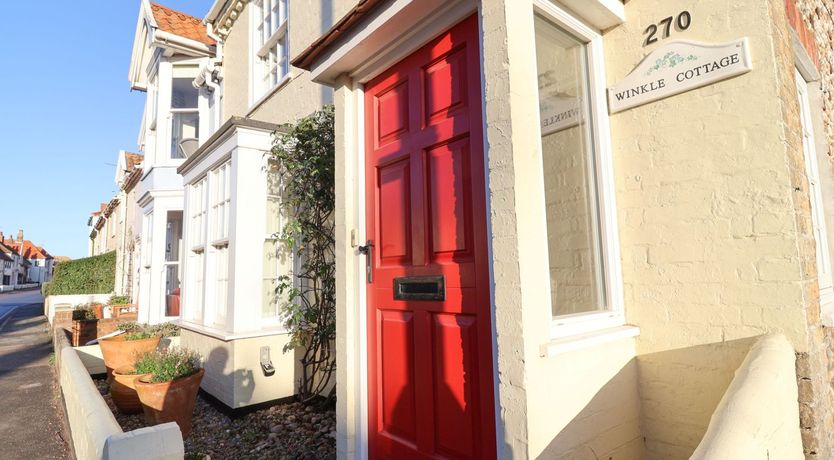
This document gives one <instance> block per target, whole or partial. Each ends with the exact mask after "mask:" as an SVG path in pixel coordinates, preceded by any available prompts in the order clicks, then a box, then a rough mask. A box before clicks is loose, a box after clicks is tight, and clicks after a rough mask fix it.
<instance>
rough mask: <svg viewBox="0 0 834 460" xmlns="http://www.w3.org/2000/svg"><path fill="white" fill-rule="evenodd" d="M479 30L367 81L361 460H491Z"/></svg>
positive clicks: (464, 25) (467, 26)
mask: <svg viewBox="0 0 834 460" xmlns="http://www.w3.org/2000/svg"><path fill="white" fill-rule="evenodd" d="M479 60H480V55H479V51H478V22H477V19H476V17H475V16H472V17H470V18H468V19H466V20H464V21H463V22H461V23H459V24H458V25H456V26H454V27H453V28H452V29H450V30H449V31H448V32H446V33H444V34H442V35H441V36H440V37H438V38H437V39H435V40H433V41H431V42H430V43H428V44H427V45H425V46H424V47H422V48H421V49H420V50H418V51H417V52H415V53H414V54H412V55H411V56H409V57H407V58H405V59H403V60H402V61H400V62H399V63H397V64H396V65H394V66H393V67H391V68H390V69H388V70H387V71H386V72H384V73H383V74H382V75H380V76H379V77H377V78H375V79H374V80H372V81H371V82H369V83H368V84H367V85H366V87H365V93H366V95H365V110H366V112H365V117H366V118H365V119H366V120H367V123H366V139H365V140H366V146H367V147H366V149H367V156H366V158H367V160H366V182H367V190H366V199H367V209H368V213H367V216H368V221H367V226H368V235H370V236H369V238H371V239H372V242H373V245H374V246H373V251H372V254H373V255H372V257H371V259H372V273H371V275H372V280H370V282H369V284H368V353H369V356H368V373H369V375H368V382H369V385H368V392H369V395H368V399H369V403H368V418H369V434H368V437H369V439H368V441H369V449H370V456H371V458H372V459H378V458H389V459H397V460H399V459H411V458H471V459H488V458H493V457H495V416H494V407H493V406H494V404H493V401H494V397H493V394H494V393H493V381H492V380H493V378H492V333H491V330H492V328H491V324H490V297H489V273H488V260H487V234H486V214H485V209H486V206H485V197H484V196H485V186H484V155H483V140H482V121H481V120H482V119H481V80H480V63H479Z"/></svg>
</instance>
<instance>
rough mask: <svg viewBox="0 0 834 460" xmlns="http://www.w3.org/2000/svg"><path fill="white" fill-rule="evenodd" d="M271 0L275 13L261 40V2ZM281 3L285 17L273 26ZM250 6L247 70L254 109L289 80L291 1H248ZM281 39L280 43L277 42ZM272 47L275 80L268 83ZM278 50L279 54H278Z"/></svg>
mask: <svg viewBox="0 0 834 460" xmlns="http://www.w3.org/2000/svg"><path fill="white" fill-rule="evenodd" d="M265 2H270V3H271V4H274V5H277V6H278V9H279V10H278V14H275V15H273V14H271V21H270V22H269V24H270V28H273V27H274V29H273V31H272V33H271V34H270V36H269V38H266V39H264V37H263V33H262V32H261V29H260V28H261V25H264V26H265V25H266V20H265V19H264V4H265ZM282 4H283V5H284V6H283V7H284V20H283V21H281V23H280V24H278V25H277V26H272V25H273V24H274V23H275V22H274V21H275V20H276V19H278V18H280V8H281V5H282ZM250 6H251V7H254V8H256V9H255V10H253V11H251V14H250V15H249V16H250V23H249V35H250V52H249V72H250V91H249V103H250V107H252V108H254V107H256V106H258V105H260V103H261V102H263V101H264V100H265V99H266V98H268V97H269V96H270V95H271V94H272V93H273V92H275V91H276V90H277V89H278V88H280V87H282V86H283V85H284V83H285V82H287V81H288V80H289V79H290V74H291V65H290V33H289V29H290V2H289V0H257V1H253V2H251V3H250ZM274 9H275V6H272V7H271V8H270V13H272V12H273V11H274ZM282 40H283V45H280V43H281V41H282ZM273 50H275V54H276V58H275V64H274V70H275V75H276V77H275V79H276V81H275V83H273V82H272V81H271V78H270V81H269V82H268V83H267V81H266V79H267V77H270V76H271V75H272V71H273V68H271V67H270V63H269V55H270V53H271V52H272V51H273ZM279 51H280V53H279Z"/></svg>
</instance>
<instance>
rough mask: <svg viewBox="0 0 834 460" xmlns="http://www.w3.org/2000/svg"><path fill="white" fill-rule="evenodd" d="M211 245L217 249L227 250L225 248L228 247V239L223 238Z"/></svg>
mask: <svg viewBox="0 0 834 460" xmlns="http://www.w3.org/2000/svg"><path fill="white" fill-rule="evenodd" d="M211 245H212V246H214V247H215V248H217V249H220V248H227V247H229V239H228V238H223V239H222V240H216V241H212V242H211Z"/></svg>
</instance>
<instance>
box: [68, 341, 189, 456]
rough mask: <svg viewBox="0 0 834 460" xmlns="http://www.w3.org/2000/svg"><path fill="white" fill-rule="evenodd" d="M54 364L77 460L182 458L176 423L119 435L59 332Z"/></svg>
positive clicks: (87, 376)
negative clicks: (56, 368)
mask: <svg viewBox="0 0 834 460" xmlns="http://www.w3.org/2000/svg"><path fill="white" fill-rule="evenodd" d="M54 346H55V358H56V359H55V365H56V366H57V367H58V379H59V382H60V385H61V393H62V395H63V397H64V407H65V408H66V414H67V420H68V421H69V426H70V434H71V437H72V447H73V449H74V451H75V457H76V458H77V459H78V460H101V459H108V460H110V459H113V460H115V459H125V460H132V459H137V460H138V459H159V460H167V459H171V460H174V459H178V460H179V459H182V458H183V457H184V455H185V447H184V445H183V441H182V433H181V432H180V429H179V426H177V424H176V423H173V422H171V423H165V424H162V425H157V426H152V427H146V428H141V429H138V430H133V431H129V432H123V431H122V428H121V427H120V426H119V424H118V422H116V418H115V417H113V413H112V412H110V408H108V407H107V404H106V403H105V402H104V399H103V398H102V397H101V395H100V394H99V392H98V389H96V386H95V384H94V383H93V381H92V379H90V376H89V374H87V369H86V368H85V367H84V364H82V362H81V359H79V357H78V354H77V353H76V352H75V350H74V349H73V348H72V347H71V346H70V343H69V340H67V337H66V334H65V332H64V331H63V330H56V331H55V336H54Z"/></svg>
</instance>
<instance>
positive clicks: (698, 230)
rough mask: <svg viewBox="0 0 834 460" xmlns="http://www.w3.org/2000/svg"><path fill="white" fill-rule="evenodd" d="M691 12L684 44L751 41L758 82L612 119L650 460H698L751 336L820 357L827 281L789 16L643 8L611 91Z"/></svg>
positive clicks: (611, 36)
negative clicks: (821, 274) (799, 139)
mask: <svg viewBox="0 0 834 460" xmlns="http://www.w3.org/2000/svg"><path fill="white" fill-rule="evenodd" d="M683 10H688V11H690V13H691V15H692V18H693V21H692V26H691V27H690V28H689V29H688V30H686V31H683V32H673V34H674V36H673V37H672V39H674V38H682V39H690V40H697V41H704V42H709V43H720V42H724V41H729V40H734V39H737V38H740V37H745V36H746V37H748V38H749V40H750V48H751V54H752V56H753V68H754V70H753V71H752V72H750V73H748V74H745V75H742V76H739V77H736V78H734V79H731V80H725V81H723V82H719V83H717V84H714V85H710V86H707V87H704V88H700V89H697V90H693V91H690V92H687V93H684V94H681V95H678V96H674V97H671V98H667V99H664V100H661V101H657V102H654V103H650V104H647V105H645V106H641V107H637V108H634V109H630V110H628V111H625V112H622V113H619V114H616V115H613V116H612V119H611V122H612V141H613V142H612V143H613V146H614V147H613V148H614V151H613V155H614V161H615V166H614V168H615V182H616V188H617V200H618V202H617V204H618V211H619V215H620V242H621V249H622V261H623V278H624V283H625V294H626V299H625V302H626V305H625V309H626V315H627V319H628V321H629V322H630V323H634V324H637V325H639V326H640V327H641V330H642V335H641V337H640V338H639V340H638V341H637V353H638V355H639V358H638V363H639V369H640V389H641V390H640V391H641V394H640V396H641V404H642V411H643V415H642V423H643V431H644V436H646V458H649V459H654V458H657V459H660V458H662V459H670V458H671V459H674V458H687V457H688V456H689V455H690V454H691V453H692V450H693V449H694V447H695V446H696V445H697V442H698V441H699V440H700V437H701V436H702V435H703V433H704V430H705V429H706V424H707V422H708V420H709V415H710V414H711V412H712V409H713V408H714V407H715V404H716V403H717V402H718V400H719V399H720V396H721V394H723V391H724V389H725V388H726V385H727V384H728V383H729V381H730V379H731V377H732V372H733V371H734V370H735V368H736V367H737V365H738V364H739V363H740V360H741V358H743V353H744V352H746V349H747V348H748V347H749V344H747V343H746V341H747V340H749V338H750V337H754V336H757V335H760V334H762V333H765V332H782V333H784V334H785V335H786V336H788V337H789V339H790V341H791V342H792V344H793V345H794V346H795V347H796V348H797V349H798V350H800V351H807V350H808V349H809V348H810V347H811V344H809V342H808V330H807V327H806V318H807V315H808V314H809V303H808V302H809V293H812V292H813V291H812V288H809V284H811V283H810V281H809V279H810V277H811V276H812V273H814V272H815V269H814V268H813V267H814V264H813V260H810V261H809V259H808V247H807V244H806V243H805V241H804V240H805V239H807V238H806V235H808V231H807V230H808V229H807V222H806V218H807V205H803V200H802V199H801V198H802V197H803V195H802V194H801V193H792V190H794V188H796V187H797V185H801V179H802V177H801V176H800V175H799V174H798V169H799V168H800V167H804V165H803V164H801V163H799V164H797V162H796V152H797V150H796V144H795V141H796V139H795V138H791V137H789V136H793V134H789V135H787V134H786V129H788V128H787V127H788V124H787V123H788V122H787V121H786V118H785V117H786V116H788V115H786V114H789V113H790V112H789V111H786V108H785V107H784V106H783V103H782V102H781V101H780V99H781V100H785V99H786V97H787V96H782V95H781V93H779V92H777V93H776V94H775V95H774V88H780V87H781V85H783V84H785V77H786V74H785V70H784V69H783V65H784V62H785V60H786V59H792V58H791V57H790V56H786V55H785V50H784V43H785V41H784V37H783V36H782V31H783V29H782V28H783V25H784V4H783V3H782V2H781V1H775V0H774V1H768V2H734V3H727V2H724V1H719V0H708V1H701V2H697V3H692V2H685V1H682V0H671V1H662V2H661V1H648V2H629V3H627V4H626V16H627V18H628V21H627V22H626V23H625V24H623V25H621V26H619V27H617V28H614V29H613V30H611V31H610V32H608V33H607V34H606V35H605V45H606V65H607V72H608V76H607V77H608V83H609V84H611V83H614V82H615V81H618V80H620V79H621V78H623V77H624V76H625V75H626V74H628V73H629V72H630V71H631V69H632V68H633V67H634V66H635V65H636V64H637V63H638V62H639V61H640V59H641V58H642V57H643V56H644V55H645V54H647V53H648V52H650V51H651V50H652V49H654V48H656V47H658V46H662V45H663V43H664V41H663V40H661V41H660V42H659V43H657V44H656V45H652V46H650V47H647V48H644V47H643V46H642V41H643V39H644V35H643V31H644V30H645V28H646V27H647V26H648V25H649V24H651V23H655V22H657V21H659V20H660V19H662V18H664V17H666V16H673V15H676V14H677V13H678V12H680V11H683ZM779 21H781V23H780V22H779ZM790 65H792V61H791V64H790ZM774 96H775V97H774ZM793 99H794V100H795V95H793ZM787 132H788V133H789V132H790V131H787ZM786 141H787V142H786ZM800 146H801V144H800ZM798 152H799V154H800V155H801V148H800V149H799V150H798ZM800 158H801V157H800ZM797 198H800V199H797ZM805 198H806V201H807V196H805ZM705 356H706V357H709V359H703V358H704V357H705ZM705 376H706V377H709V378H704V377H705Z"/></svg>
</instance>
